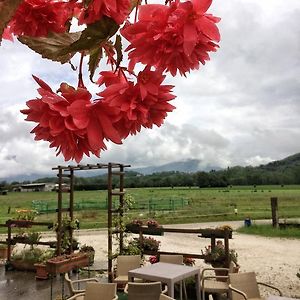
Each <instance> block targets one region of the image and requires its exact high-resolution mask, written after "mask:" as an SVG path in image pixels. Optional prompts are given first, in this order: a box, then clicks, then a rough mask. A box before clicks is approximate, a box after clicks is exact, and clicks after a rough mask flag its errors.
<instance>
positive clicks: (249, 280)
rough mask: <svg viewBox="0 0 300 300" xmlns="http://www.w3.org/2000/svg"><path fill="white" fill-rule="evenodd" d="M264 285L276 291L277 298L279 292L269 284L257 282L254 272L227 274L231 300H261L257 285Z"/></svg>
mask: <svg viewBox="0 0 300 300" xmlns="http://www.w3.org/2000/svg"><path fill="white" fill-rule="evenodd" d="M259 284H260V285H264V286H266V287H269V288H271V289H273V290H276V291H277V292H278V294H279V296H282V293H281V291H280V290H279V289H278V288H277V287H275V286H273V285H270V284H267V283H263V282H258V281H257V280H256V275H255V273H254V272H245V273H236V274H229V296H230V299H231V300H247V299H263V298H262V297H261V296H260V292H259V287H258V285H259Z"/></svg>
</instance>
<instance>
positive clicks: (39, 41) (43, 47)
mask: <svg viewBox="0 0 300 300" xmlns="http://www.w3.org/2000/svg"><path fill="white" fill-rule="evenodd" d="M80 35H81V32H73V33H68V32H66V33H49V35H48V37H38V38H33V37H28V36H22V37H19V38H18V40H19V41H20V42H21V43H23V44H25V45H27V46H28V47H29V48H30V49H32V50H33V51H35V52H37V53H39V54H41V55H42V57H43V58H48V59H51V60H53V61H59V62H61V63H62V64H64V63H66V62H68V61H69V60H70V59H71V58H72V57H73V55H74V54H75V52H76V51H73V52H67V53H66V54H63V55H62V54H61V53H60V52H61V51H62V49H65V48H68V47H69V46H70V45H71V44H72V43H74V41H76V40H78V39H79V38H80Z"/></svg>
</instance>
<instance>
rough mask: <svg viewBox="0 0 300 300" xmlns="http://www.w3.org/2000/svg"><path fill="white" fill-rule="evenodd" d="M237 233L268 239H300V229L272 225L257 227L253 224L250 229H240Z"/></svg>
mask: <svg viewBox="0 0 300 300" xmlns="http://www.w3.org/2000/svg"><path fill="white" fill-rule="evenodd" d="M237 232H240V233H245V234H256V235H260V236H266V237H282V238H296V239H300V229H299V228H284V229H280V228H274V227H273V226H272V225H257V224H253V225H251V226H249V227H240V228H238V229H237Z"/></svg>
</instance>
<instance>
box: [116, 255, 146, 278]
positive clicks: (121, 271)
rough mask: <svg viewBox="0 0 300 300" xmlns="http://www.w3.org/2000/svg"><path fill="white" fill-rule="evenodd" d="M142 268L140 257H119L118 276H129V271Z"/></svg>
mask: <svg viewBox="0 0 300 300" xmlns="http://www.w3.org/2000/svg"><path fill="white" fill-rule="evenodd" d="M140 266H141V256H140V255H119V256H118V257H117V276H127V275H128V271H130V270H133V269H137V268H139V267H140Z"/></svg>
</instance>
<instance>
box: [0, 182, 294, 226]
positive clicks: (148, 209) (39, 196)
mask: <svg viewBox="0 0 300 300" xmlns="http://www.w3.org/2000/svg"><path fill="white" fill-rule="evenodd" d="M126 192H127V193H129V194H130V195H131V196H132V197H133V198H134V201H135V205H134V207H133V209H131V210H130V211H129V212H128V213H127V215H126V217H127V218H128V219H132V218H141V219H148V218H155V219H157V220H158V221H159V222H160V223H161V224H171V223H193V222H209V221H221V220H243V219H245V218H251V219H253V220H255V219H264V218H267V219H269V218H271V204H270V203H271V201H270V198H271V197H277V198H278V204H279V217H280V218H281V219H287V218H299V217H300V186H295V185H294V186H285V187H281V186H256V187H249V186H242V187H232V188H207V189H206V188H205V189H204V188H203V189H199V188H188V187H187V188H176V187H175V188H137V189H126ZM68 196H69V194H68V193H64V198H63V201H64V205H66V203H67V201H68ZM116 200H117V198H116ZM32 201H39V202H40V203H42V204H43V205H47V207H48V208H49V210H48V211H47V212H46V213H41V214H39V215H38V216H37V217H36V221H49V222H55V221H56V214H55V212H53V211H54V209H55V208H56V207H57V193H56V192H9V193H8V195H2V196H0V204H1V205H0V223H1V224H3V223H5V221H6V220H7V219H10V218H14V217H16V216H17V213H16V210H18V209H32ZM106 201H107V191H103V190H102V191H78V192H75V206H76V207H78V210H76V211H75V216H76V218H78V219H79V220H80V225H81V228H101V227H106V223H107V210H106V208H105V207H106ZM83 206H85V208H84V209H83V208H82V207H83ZM235 208H236V209H237V211H238V213H237V214H235V213H234V209H235ZM36 229H37V230H42V228H36ZM1 231H2V232H4V231H5V229H4V228H2V230H1Z"/></svg>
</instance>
